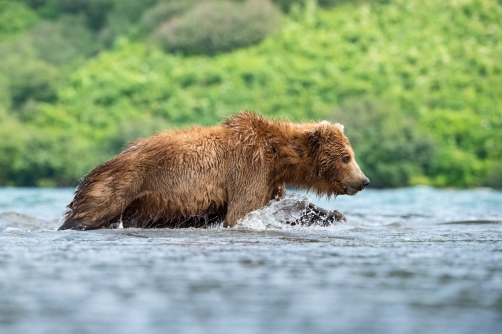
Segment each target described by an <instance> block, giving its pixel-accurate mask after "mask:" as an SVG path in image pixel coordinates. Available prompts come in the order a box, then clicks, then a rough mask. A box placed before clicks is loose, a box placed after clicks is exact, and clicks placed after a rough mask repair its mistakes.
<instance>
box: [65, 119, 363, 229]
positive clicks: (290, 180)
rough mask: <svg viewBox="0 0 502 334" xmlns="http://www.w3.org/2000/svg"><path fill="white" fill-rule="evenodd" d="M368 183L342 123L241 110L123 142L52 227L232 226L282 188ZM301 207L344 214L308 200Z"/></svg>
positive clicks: (329, 190)
mask: <svg viewBox="0 0 502 334" xmlns="http://www.w3.org/2000/svg"><path fill="white" fill-rule="evenodd" d="M369 183H370V180H369V179H368V178H367V177H366V176H365V175H364V174H363V172H362V171H361V169H360V168H359V166H358V165H357V163H356V160H355V157H354V152H353V150H352V148H351V146H350V143H349V140H348V139H347V137H345V135H344V129H343V126H342V125H340V124H338V123H336V124H332V123H330V122H327V121H322V122H319V123H313V122H307V123H300V124H298V123H293V122H288V121H271V120H267V119H265V118H264V117H262V116H260V115H258V114H256V113H254V112H249V111H243V112H240V113H237V114H234V115H232V116H230V117H228V118H227V119H225V120H224V121H223V122H222V123H221V124H219V125H216V126H211V127H202V126H193V127H190V128H186V129H180V130H170V131H166V132H162V133H159V134H155V135H152V136H150V137H146V138H143V139H139V140H136V141H133V142H131V143H130V144H129V145H128V146H127V147H126V148H125V150H124V151H123V152H121V153H120V154H118V155H117V156H115V157H114V158H112V159H110V160H109V161H107V162H105V163H103V164H101V165H99V166H97V167H96V168H94V169H93V170H92V171H91V172H90V173H89V174H88V175H87V176H85V177H84V178H83V179H82V181H81V182H80V184H79V185H78V187H77V188H76V190H75V194H74V197H73V200H72V201H71V203H70V204H69V205H68V206H67V207H66V210H65V213H64V216H63V218H62V220H63V224H62V225H61V226H60V228H59V230H66V229H74V230H91V229H99V228H113V227H118V226H122V227H124V228H127V227H138V228H154V227H159V228H162V227H171V228H173V227H203V226H208V225H210V224H214V223H221V222H223V223H224V227H233V226H235V225H236V224H237V222H238V221H239V220H240V219H242V218H244V216H245V215H246V214H247V213H249V212H251V211H253V210H256V209H259V208H261V207H263V206H265V205H266V204H267V203H268V202H269V201H271V200H273V199H276V198H280V197H281V196H283V195H284V194H285V191H286V186H290V187H295V188H298V189H305V190H307V191H312V192H314V193H316V194H318V195H328V196H333V195H334V196H337V195H344V194H346V195H355V194H356V193H357V192H359V191H361V190H363V189H365V188H366V187H367V186H368V184H369ZM305 214H306V216H309V215H310V216H311V217H312V216H315V217H317V218H323V219H326V218H327V219H328V221H334V220H346V219H345V217H344V216H343V214H341V213H339V212H338V211H333V212H330V211H326V210H324V209H321V208H319V207H316V206H315V205H309V206H308V207H307V209H306V211H305ZM305 219H306V218H305V217H302V218H300V221H299V223H301V222H302V221H303V222H305ZM293 224H294V222H293Z"/></svg>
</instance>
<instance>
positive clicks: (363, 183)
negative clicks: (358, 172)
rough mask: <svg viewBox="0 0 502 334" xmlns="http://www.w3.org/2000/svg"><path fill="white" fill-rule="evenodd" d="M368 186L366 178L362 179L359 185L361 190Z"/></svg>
mask: <svg viewBox="0 0 502 334" xmlns="http://www.w3.org/2000/svg"><path fill="white" fill-rule="evenodd" d="M369 184H370V179H368V178H367V177H366V176H365V177H364V179H363V182H362V184H361V190H364V189H365V188H366V187H367V186H368V185H369Z"/></svg>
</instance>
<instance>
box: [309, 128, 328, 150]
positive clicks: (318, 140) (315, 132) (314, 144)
mask: <svg viewBox="0 0 502 334" xmlns="http://www.w3.org/2000/svg"><path fill="white" fill-rule="evenodd" d="M330 125H331V124H330V123H329V122H327V121H322V122H320V123H319V124H318V125H317V126H316V127H315V128H314V129H312V130H309V131H308V139H309V145H310V147H311V149H312V152H314V153H316V152H318V151H319V149H320V147H321V144H322V143H323V142H324V141H325V139H324V138H325V137H326V136H327V135H328V132H329V130H328V129H329V126H330Z"/></svg>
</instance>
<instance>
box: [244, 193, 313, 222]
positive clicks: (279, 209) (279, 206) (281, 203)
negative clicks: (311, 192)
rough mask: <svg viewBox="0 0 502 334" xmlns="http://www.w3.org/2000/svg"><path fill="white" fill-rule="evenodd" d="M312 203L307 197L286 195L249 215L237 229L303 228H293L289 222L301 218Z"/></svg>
mask: <svg viewBox="0 0 502 334" xmlns="http://www.w3.org/2000/svg"><path fill="white" fill-rule="evenodd" d="M310 202H311V201H310V198H308V197H307V196H301V195H298V194H295V193H289V194H286V195H284V196H283V197H281V198H280V199H278V200H274V201H270V202H269V203H268V204H267V205H266V206H264V207H263V208H261V209H258V210H255V211H252V212H250V213H248V214H247V215H246V216H245V217H244V218H243V219H241V220H239V221H238V223H237V225H236V226H235V228H238V229H251V230H265V229H292V228H296V229H297V228H301V226H291V225H290V224H288V223H287V222H293V221H295V220H296V219H298V218H300V217H301V216H302V215H303V214H304V213H305V209H306V207H307V205H308V204H309V203H310ZM310 228H311V227H310Z"/></svg>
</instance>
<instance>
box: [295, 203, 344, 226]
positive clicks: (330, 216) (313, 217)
mask: <svg viewBox="0 0 502 334" xmlns="http://www.w3.org/2000/svg"><path fill="white" fill-rule="evenodd" d="M342 221H344V222H346V221H347V218H346V217H345V216H344V215H343V213H341V212H339V211H337V210H333V211H328V210H325V209H323V208H320V207H318V206H317V205H314V204H312V203H309V204H308V205H307V207H306V208H305V212H304V213H303V215H302V216H301V217H300V218H298V219H296V220H295V221H294V222H292V223H291V225H297V224H299V225H304V226H311V225H314V224H316V225H321V226H329V225H331V224H333V223H335V222H342Z"/></svg>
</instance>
